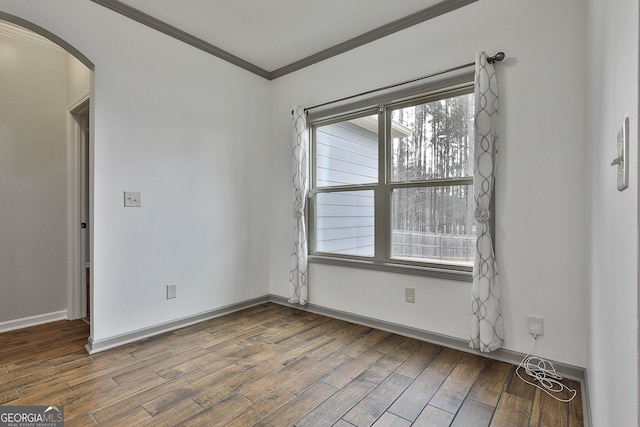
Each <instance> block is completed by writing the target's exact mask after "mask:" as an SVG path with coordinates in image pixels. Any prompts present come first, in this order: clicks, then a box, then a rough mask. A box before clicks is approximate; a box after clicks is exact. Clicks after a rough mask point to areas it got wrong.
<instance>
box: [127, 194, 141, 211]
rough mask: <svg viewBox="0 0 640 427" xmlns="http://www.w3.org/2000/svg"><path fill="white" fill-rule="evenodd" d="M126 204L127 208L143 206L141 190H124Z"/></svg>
mask: <svg viewBox="0 0 640 427" xmlns="http://www.w3.org/2000/svg"><path fill="white" fill-rule="evenodd" d="M124 206H125V207H126V208H139V207H142V200H141V199H140V192H139V191H125V192H124Z"/></svg>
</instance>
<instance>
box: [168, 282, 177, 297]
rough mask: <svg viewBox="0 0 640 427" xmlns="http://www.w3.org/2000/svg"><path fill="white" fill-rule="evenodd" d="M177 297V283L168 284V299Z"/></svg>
mask: <svg viewBox="0 0 640 427" xmlns="http://www.w3.org/2000/svg"><path fill="white" fill-rule="evenodd" d="M175 297H176V285H175V284H171V285H167V299H173V298H175Z"/></svg>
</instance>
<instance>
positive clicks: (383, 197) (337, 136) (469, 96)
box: [309, 85, 475, 271]
mask: <svg viewBox="0 0 640 427" xmlns="http://www.w3.org/2000/svg"><path fill="white" fill-rule="evenodd" d="M473 120H474V99H473V86H472V85H467V86H465V87H462V88H457V89H455V90H448V91H444V92H442V91H441V92H438V93H434V94H428V95H425V96H423V97H420V98H415V99H412V100H410V101H403V102H397V103H389V104H386V105H380V106H377V107H375V108H373V109H370V110H363V111H360V112H358V113H355V114H348V115H343V116H338V117H332V118H331V119H328V120H323V121H317V122H315V123H313V124H312V126H311V131H312V155H311V159H312V160H311V161H312V164H311V166H312V167H311V171H312V177H311V178H312V179H311V182H312V185H311V191H310V197H311V200H310V209H309V214H310V215H309V220H310V221H309V223H310V236H309V237H310V242H311V245H310V251H311V255H315V256H316V257H321V258H324V259H334V260H335V259H338V260H341V262H344V261H352V262H353V263H354V264H360V265H362V264H363V263H364V265H367V264H378V265H390V264H391V265H401V266H418V267H431V268H434V267H435V268H439V269H446V270H462V271H470V270H471V266H472V265H473V259H474V256H475V222H474V216H473V211H474V201H473V145H474V131H473ZM312 259H313V257H312Z"/></svg>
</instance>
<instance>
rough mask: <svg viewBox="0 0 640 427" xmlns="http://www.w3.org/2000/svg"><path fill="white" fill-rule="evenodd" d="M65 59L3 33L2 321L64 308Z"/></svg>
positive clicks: (0, 154) (0, 48)
mask: <svg viewBox="0 0 640 427" xmlns="http://www.w3.org/2000/svg"><path fill="white" fill-rule="evenodd" d="M66 81H67V55H66V54H65V53H64V52H60V51H56V50H52V49H49V48H46V47H42V46H40V45H36V44H33V43H31V42H27V41H25V40H20V39H18V38H15V37H12V36H8V35H4V34H3V35H0V94H2V95H1V96H0V200H1V202H0V218H2V220H1V221H0V322H2V321H9V320H16V319H22V318H25V317H30V316H36V315H40V314H47V313H53V312H57V311H62V310H65V309H66V308H67V307H66V305H67V299H66V295H67V294H66V290H67V288H66V285H67V281H66V266H67V264H66V242H67V240H66V232H67V228H66V221H67V217H66V215H67V212H66V144H67V140H66V123H67V122H66V116H65V111H66V106H67V92H66Z"/></svg>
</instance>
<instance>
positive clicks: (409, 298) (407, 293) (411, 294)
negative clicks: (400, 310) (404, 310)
mask: <svg viewBox="0 0 640 427" xmlns="http://www.w3.org/2000/svg"><path fill="white" fill-rule="evenodd" d="M404 300H405V302H411V303H415V302H416V288H404Z"/></svg>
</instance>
